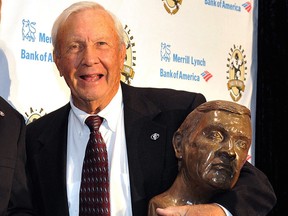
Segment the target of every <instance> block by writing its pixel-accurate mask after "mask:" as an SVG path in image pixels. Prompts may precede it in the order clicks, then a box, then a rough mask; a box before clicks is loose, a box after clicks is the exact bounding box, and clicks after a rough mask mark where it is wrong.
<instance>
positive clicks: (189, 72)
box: [0, 0, 258, 163]
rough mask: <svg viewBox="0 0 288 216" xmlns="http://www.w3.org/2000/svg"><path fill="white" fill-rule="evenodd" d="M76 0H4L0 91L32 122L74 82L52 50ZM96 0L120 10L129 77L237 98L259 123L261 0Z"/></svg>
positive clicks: (65, 97) (60, 101)
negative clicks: (62, 18)
mask: <svg viewBox="0 0 288 216" xmlns="http://www.w3.org/2000/svg"><path fill="white" fill-rule="evenodd" d="M74 2H76V1H75V0H49V1H48V0H13V1H11V0H2V16H1V27H0V28H1V29H0V95H1V96H2V97H3V98H5V99H6V100H8V102H9V103H11V104H12V105H13V106H14V107H15V108H16V109H17V110H18V111H19V112H20V113H22V114H23V116H24V117H25V118H26V121H27V124H29V123H30V122H31V121H33V120H35V119H36V118H39V117H41V116H43V115H45V114H47V113H49V112H51V111H53V110H55V109H57V108H58V107H60V106H62V105H64V104H66V103H67V102H68V101H69V97H70V92H69V89H68V87H67V86H66V84H65V81H64V80H63V78H61V77H60V76H59V73H58V71H57V69H56V67H55V65H54V62H53V58H52V45H51V28H52V25H53V22H54V20H55V19H56V17H57V16H58V15H59V14H60V13H61V11H62V10H63V9H64V8H66V7H67V6H69V5H70V4H71V3H74ZM97 2H99V3H100V4H102V5H103V6H104V7H106V8H107V9H109V10H110V11H112V12H113V13H114V14H115V15H117V16H118V17H119V18H120V20H121V21H122V24H123V26H124V28H125V32H126V41H127V47H126V48H127V56H126V57H127V58H126V61H125V69H124V70H123V72H122V80H123V81H124V82H126V83H127V84H129V85H133V86H150V87H159V88H174V89H180V90H187V91H193V92H201V93H203V94H204V95H205V96H206V98H207V100H214V99H223V100H229V101H234V102H237V103H240V104H243V105H245V106H247V107H248V108H250V109H251V113H252V123H253V125H255V124H254V122H255V113H256V112H255V111H256V76H257V74H256V69H257V55H256V54H257V10H258V5H257V1H248V0H145V1H144V0H137V1H135V0H99V1H97ZM254 131H255V130H254ZM253 143H254V142H253ZM253 146H254V144H253V145H252V147H251V150H250V154H251V155H252V157H251V158H250V161H251V162H252V163H254V158H253V157H254V156H253V155H254V147H253Z"/></svg>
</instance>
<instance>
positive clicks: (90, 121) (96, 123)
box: [85, 115, 103, 132]
mask: <svg viewBox="0 0 288 216" xmlns="http://www.w3.org/2000/svg"><path fill="white" fill-rule="evenodd" d="M102 120H103V118H101V117H100V116H98V115H97V116H88V117H87V118H86V120H85V124H86V125H87V126H88V127H89V129H90V132H93V131H97V130H99V127H100V125H101V123H102Z"/></svg>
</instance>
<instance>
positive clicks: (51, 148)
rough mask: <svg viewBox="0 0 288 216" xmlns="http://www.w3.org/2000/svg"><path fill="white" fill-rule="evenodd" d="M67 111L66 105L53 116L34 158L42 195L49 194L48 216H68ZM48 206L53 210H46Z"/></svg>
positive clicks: (47, 201)
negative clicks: (41, 186)
mask: <svg viewBox="0 0 288 216" xmlns="http://www.w3.org/2000/svg"><path fill="white" fill-rule="evenodd" d="M69 110H70V105H69V104H68V105H66V106H65V107H63V108H61V109H60V110H59V112H56V113H57V114H56V115H54V116H53V120H52V122H51V124H52V125H51V126H50V127H48V128H47V130H45V131H44V132H43V133H42V135H41V136H40V137H39V142H40V143H41V144H42V146H41V148H42V149H41V151H39V154H38V155H36V157H35V164H36V167H37V169H38V172H39V175H38V176H39V181H40V182H42V185H43V186H44V187H43V188H42V190H43V193H44V194H51V196H49V198H48V200H46V203H47V204H48V205H47V211H49V212H50V215H52V214H54V215H58V214H57V213H56V212H57V211H59V212H67V215H68V201H67V190H66V153H67V124H68V114H69ZM55 204H56V205H57V207H56V208H55ZM49 206H50V207H53V208H50V209H48V208H49Z"/></svg>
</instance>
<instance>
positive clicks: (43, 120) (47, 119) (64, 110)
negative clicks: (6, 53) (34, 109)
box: [27, 103, 70, 131]
mask: <svg viewBox="0 0 288 216" xmlns="http://www.w3.org/2000/svg"><path fill="white" fill-rule="evenodd" d="M69 110H70V104H69V103H68V104H66V105H64V106H62V107H60V108H58V109H56V110H54V111H52V112H50V113H48V114H46V115H44V116H42V117H40V118H38V119H36V120H34V121H33V122H31V123H30V124H28V125H27V131H30V130H38V129H39V130H41V129H42V128H44V127H46V126H47V127H51V125H55V124H58V123H59V122H63V119H67V118H68V113H69Z"/></svg>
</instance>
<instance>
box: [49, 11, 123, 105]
mask: <svg viewBox="0 0 288 216" xmlns="http://www.w3.org/2000/svg"><path fill="white" fill-rule="evenodd" d="M58 43H59V56H56V55H54V60H55V63H56V65H57V68H58V70H59V72H60V75H61V76H64V79H65V81H66V83H67V85H68V86H69V88H70V90H71V93H72V98H73V102H74V104H75V105H76V106H77V107H78V108H80V109H82V110H84V111H87V110H86V108H85V106H86V104H87V103H94V102H96V103H97V104H100V105H101V103H104V104H106V105H107V103H109V101H110V100H111V98H112V97H113V96H114V95H115V94H116V92H117V90H118V86H119V82H120V71H121V68H122V67H123V63H124V58H125V45H124V44H123V46H122V45H121V47H120V45H119V38H118V35H117V33H116V30H115V28H114V24H113V21H112V19H111V17H110V16H108V14H107V13H106V12H105V11H103V10H99V9H98V10H95V9H88V10H84V11H81V12H78V13H74V14H71V15H70V16H69V17H68V19H67V21H66V22H65V24H64V25H63V26H62V27H61V29H60V30H59V33H58ZM121 48H122V49H121Z"/></svg>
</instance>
